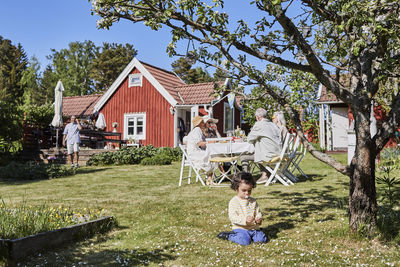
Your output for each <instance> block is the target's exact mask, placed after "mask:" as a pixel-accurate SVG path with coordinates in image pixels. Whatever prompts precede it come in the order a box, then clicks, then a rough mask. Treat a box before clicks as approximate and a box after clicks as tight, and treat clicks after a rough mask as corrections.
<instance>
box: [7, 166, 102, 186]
mask: <svg viewBox="0 0 400 267" xmlns="http://www.w3.org/2000/svg"><path fill="white" fill-rule="evenodd" d="M109 169H110V168H98V169H89V168H79V169H77V170H76V172H75V174H73V175H70V176H63V177H58V178H50V179H44V178H43V179H42V178H40V179H26V180H25V179H6V178H0V185H1V184H7V185H24V184H30V183H36V182H40V181H43V180H52V179H62V178H67V177H72V176H74V175H76V174H88V173H95V172H101V171H106V170H109Z"/></svg>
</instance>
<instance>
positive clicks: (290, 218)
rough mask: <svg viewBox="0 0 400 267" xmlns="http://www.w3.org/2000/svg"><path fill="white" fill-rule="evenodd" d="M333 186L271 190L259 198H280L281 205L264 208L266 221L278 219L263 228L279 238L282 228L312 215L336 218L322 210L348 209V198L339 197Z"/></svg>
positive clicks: (321, 219)
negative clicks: (296, 190) (289, 190)
mask: <svg viewBox="0 0 400 267" xmlns="http://www.w3.org/2000/svg"><path fill="white" fill-rule="evenodd" d="M333 189H334V188H333V187H332V186H329V185H326V186H324V187H323V189H322V190H321V189H310V190H308V191H306V192H303V193H301V194H300V193H298V192H293V193H287V192H281V191H277V190H276V191H271V192H269V193H268V196H264V197H263V196H261V197H258V198H257V199H260V200H261V199H268V200H271V199H279V206H277V207H272V208H271V207H270V208H266V209H264V210H263V211H262V212H263V214H267V218H266V221H278V222H277V223H275V224H272V225H267V226H266V227H264V228H262V230H263V231H264V233H265V234H266V235H267V236H268V237H269V238H270V239H274V238H277V234H278V233H279V232H280V231H282V230H287V229H291V228H295V227H296V224H300V223H303V222H305V221H307V220H308V218H309V217H310V215H312V214H318V215H319V217H318V221H319V222H324V221H330V220H334V219H335V216H334V215H331V214H324V213H322V211H324V210H325V209H328V208H337V209H343V210H345V209H347V203H348V201H347V198H343V197H337V196H334V195H333V194H332V192H333Z"/></svg>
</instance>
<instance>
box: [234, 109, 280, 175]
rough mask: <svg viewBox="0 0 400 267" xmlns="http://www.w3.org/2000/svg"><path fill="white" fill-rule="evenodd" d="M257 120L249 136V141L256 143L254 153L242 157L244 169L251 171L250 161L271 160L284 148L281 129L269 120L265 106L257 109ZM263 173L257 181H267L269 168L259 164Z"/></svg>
mask: <svg viewBox="0 0 400 267" xmlns="http://www.w3.org/2000/svg"><path fill="white" fill-rule="evenodd" d="M255 115H256V120H257V122H256V123H255V124H254V126H253V128H252V129H251V131H250V133H249V135H248V136H247V141H248V142H250V143H253V144H254V148H255V151H254V155H243V156H241V157H240V160H241V162H242V167H243V171H245V172H248V171H249V162H250V161H254V162H256V163H259V162H262V161H270V160H271V159H272V158H274V157H276V156H279V154H280V153H281V150H282V143H281V131H280V129H279V128H278V126H276V124H275V123H273V122H271V121H269V120H268V119H267V118H266V117H267V111H266V110H265V109H263V108H258V109H257V110H256V113H255ZM259 166H260V169H261V171H262V175H261V177H260V179H259V180H258V181H257V183H264V182H266V181H267V179H268V176H267V170H266V169H265V167H264V166H263V165H261V164H259Z"/></svg>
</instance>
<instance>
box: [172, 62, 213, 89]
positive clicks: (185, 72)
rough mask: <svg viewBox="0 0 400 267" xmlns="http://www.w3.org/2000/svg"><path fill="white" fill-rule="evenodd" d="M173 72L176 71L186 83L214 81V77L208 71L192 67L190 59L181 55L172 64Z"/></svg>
mask: <svg viewBox="0 0 400 267" xmlns="http://www.w3.org/2000/svg"><path fill="white" fill-rule="evenodd" d="M171 66H172V70H173V72H175V73H176V75H178V76H179V77H180V78H181V79H182V80H183V81H184V82H185V83H187V84H192V83H202V82H211V81H213V79H212V77H211V76H210V74H209V73H208V72H207V71H204V70H203V69H202V68H200V67H197V68H194V69H192V64H191V62H190V59H188V58H186V57H181V58H179V59H178V60H175V61H174V62H172V64H171Z"/></svg>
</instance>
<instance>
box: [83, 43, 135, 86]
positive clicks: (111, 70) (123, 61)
mask: <svg viewBox="0 0 400 267" xmlns="http://www.w3.org/2000/svg"><path fill="white" fill-rule="evenodd" d="M136 54H137V50H136V49H134V48H133V46H132V45H131V44H125V45H122V44H116V43H112V44H110V43H103V46H102V47H98V48H97V49H96V52H95V57H94V59H93V64H92V67H91V72H90V77H91V78H92V79H93V81H94V87H95V88H96V92H102V91H104V90H107V89H108V88H109V87H110V86H111V84H112V83H113V82H114V81H115V79H117V77H118V75H119V74H120V73H121V72H122V71H123V69H124V68H125V67H126V65H128V63H129V62H130V61H131V60H132V58H133V57H135V56H136Z"/></svg>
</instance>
